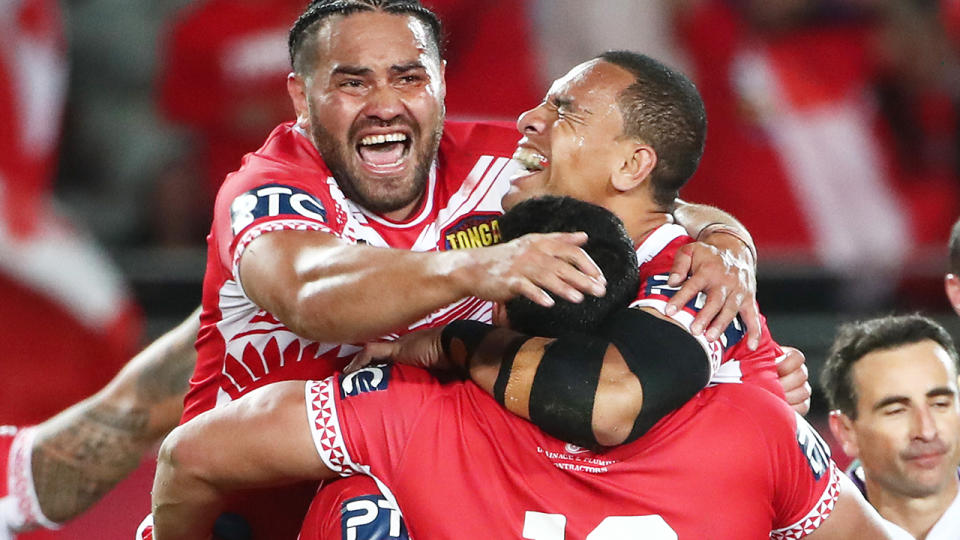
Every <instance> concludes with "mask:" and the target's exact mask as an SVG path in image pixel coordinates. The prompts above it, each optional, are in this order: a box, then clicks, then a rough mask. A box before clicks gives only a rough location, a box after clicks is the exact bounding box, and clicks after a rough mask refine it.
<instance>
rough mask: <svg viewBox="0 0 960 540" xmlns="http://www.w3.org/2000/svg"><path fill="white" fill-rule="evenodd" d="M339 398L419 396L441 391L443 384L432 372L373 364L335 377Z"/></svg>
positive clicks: (393, 365) (411, 367) (386, 364)
mask: <svg viewBox="0 0 960 540" xmlns="http://www.w3.org/2000/svg"><path fill="white" fill-rule="evenodd" d="M336 381H337V384H338V385H339V387H340V395H341V396H342V397H343V398H344V399H348V398H354V397H360V396H367V395H370V394H373V393H384V394H387V393H389V394H391V395H394V396H396V395H398V394H412V393H420V394H426V393H431V392H433V391H436V390H438V389H439V388H440V387H441V386H442V385H443V384H442V381H440V380H439V379H437V378H436V377H435V376H434V375H433V374H431V373H430V372H429V371H427V370H425V369H422V368H418V367H413V366H404V365H397V364H389V363H383V364H371V365H369V366H366V367H364V368H362V369H359V370H357V371H354V372H351V373H342V374H340V375H338V376H336Z"/></svg>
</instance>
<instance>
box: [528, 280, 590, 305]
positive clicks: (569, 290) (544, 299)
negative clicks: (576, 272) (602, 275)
mask: <svg viewBox="0 0 960 540" xmlns="http://www.w3.org/2000/svg"><path fill="white" fill-rule="evenodd" d="M556 289H557V290H555V289H550V290H551V292H553V293H554V294H556V295H558V296H561V297H563V298H568V296H570V295H572V296H573V297H576V295H580V298H581V299H582V298H583V295H582V294H581V293H580V292H579V291H577V290H576V289H574V288H573V287H570V286H569V285H566V284H564V285H562V286H557V287H556ZM511 290H512V291H513V292H514V293H515V294H514V295H513V296H526V297H527V298H529V299H530V300H531V301H532V302H533V303H535V304H539V305H541V306H543V307H553V305H554V304H555V303H556V302H554V301H553V298H551V297H550V295H549V294H547V292H546V291H544V290H543V289H541V288H540V287H538V286H537V285H535V284H534V283H533V282H532V281H530V280H528V279H518V280H516V282H515V284H514V285H513V287H511ZM571 301H576V300H571Z"/></svg>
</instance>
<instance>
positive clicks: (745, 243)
mask: <svg viewBox="0 0 960 540" xmlns="http://www.w3.org/2000/svg"><path fill="white" fill-rule="evenodd" d="M676 203H677V204H676V207H675V209H674V211H673V215H674V218H675V219H676V221H677V223H679V224H680V225H682V226H683V228H685V229H686V230H687V233H688V234H689V235H690V236H692V237H693V238H695V239H696V240H697V242H695V243H692V244H688V245H686V246H684V247H683V248H682V249H681V250H680V251H679V252H678V253H677V257H676V259H675V260H674V263H673V268H671V270H670V279H669V281H668V284H669V285H670V286H673V287H675V286H679V285H680V284H681V283H682V284H683V286H682V287H681V288H680V290H679V291H678V292H677V293H676V294H675V295H674V297H673V298H672V299H671V300H670V302H669V304H668V306H667V313H668V314H670V315H672V314H673V313H675V312H677V311H679V310H680V309H682V308H683V306H684V305H686V304H687V302H689V301H690V300H692V299H693V298H694V297H695V296H696V295H697V293H698V292H701V291H703V292H704V293H705V294H706V295H707V302H706V304H704V306H703V309H701V310H700V312H699V313H698V314H697V316H696V318H695V319H694V322H693V325H692V326H691V329H692V330H693V332H694V334H700V333H703V332H704V331H705V332H706V336H707V339H709V340H711V341H713V340H715V339H717V338H719V337H720V334H722V333H723V331H724V329H726V328H727V326H729V325H730V323H731V322H732V321H733V318H734V317H735V316H736V315H737V314H738V313H739V314H740V318H741V319H743V321H744V323H745V324H746V327H747V344H748V346H749V347H750V349H756V348H757V346H758V344H759V340H760V334H761V330H760V313H759V311H758V309H757V303H756V299H757V277H756V275H757V269H756V264H757V248H756V246H755V245H754V243H753V238H752V237H751V236H750V233H749V232H748V231H747V229H746V227H744V226H743V224H741V223H740V222H739V221H737V219H736V218H734V217H733V216H731V215H730V214H728V213H726V212H724V211H723V210H720V209H719V208H714V207H712V206H706V205H702V204H691V203H687V202H684V201H681V200H680V199H677V201H676ZM688 276H689V279H687V277H688ZM684 280H686V281H684Z"/></svg>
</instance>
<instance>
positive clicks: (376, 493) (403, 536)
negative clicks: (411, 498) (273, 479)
mask: <svg viewBox="0 0 960 540" xmlns="http://www.w3.org/2000/svg"><path fill="white" fill-rule="evenodd" d="M300 538H301V540H323V539H341V538H353V539H355V540H409V538H410V537H409V534H408V533H407V526H406V523H405V522H404V521H403V516H401V515H400V512H398V511H397V510H396V509H395V508H392V507H391V505H390V504H389V501H387V499H386V497H385V496H384V495H383V494H382V493H381V492H380V488H379V487H378V486H377V484H376V482H374V481H373V479H372V478H369V477H367V476H351V477H350V478H341V479H340V480H337V481H335V482H330V483H328V484H324V485H323V487H321V488H320V490H319V491H318V492H317V495H316V497H314V498H313V501H312V502H311V503H310V509H309V510H308V511H307V517H306V518H305V519H304V520H303V528H302V529H301V530H300Z"/></svg>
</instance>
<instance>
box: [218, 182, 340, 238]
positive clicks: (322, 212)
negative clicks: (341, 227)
mask: <svg viewBox="0 0 960 540" xmlns="http://www.w3.org/2000/svg"><path fill="white" fill-rule="evenodd" d="M276 216H295V217H305V218H308V219H313V220H317V221H326V219H327V210H326V209H325V208H324V207H323V204H322V203H321V202H320V200H319V199H317V198H316V197H314V196H313V195H311V194H309V193H307V192H306V191H303V190H302V189H297V188H294V187H290V186H283V185H280V184H267V185H265V186H260V187H258V188H256V189H251V190H250V191H248V192H246V193H244V194H243V195H240V196H238V197H237V198H236V199H234V200H233V202H232V203H231V204H230V227H231V228H232V229H233V234H235V235H236V234H238V233H239V232H240V231H242V230H243V229H245V228H246V227H247V226H248V225H250V224H251V223H253V222H254V221H256V220H258V219H260V218H262V217H276Z"/></svg>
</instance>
